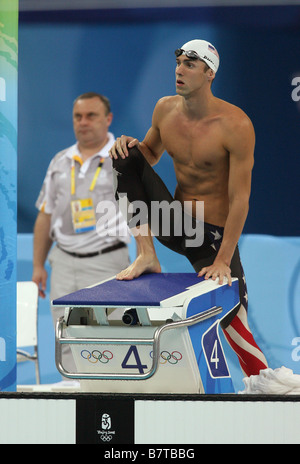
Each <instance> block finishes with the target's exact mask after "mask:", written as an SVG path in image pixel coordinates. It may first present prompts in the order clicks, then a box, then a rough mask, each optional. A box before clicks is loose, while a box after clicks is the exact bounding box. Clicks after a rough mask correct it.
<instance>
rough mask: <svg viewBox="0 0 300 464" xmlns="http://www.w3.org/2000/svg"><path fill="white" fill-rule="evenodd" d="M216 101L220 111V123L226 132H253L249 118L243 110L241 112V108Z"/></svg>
mask: <svg viewBox="0 0 300 464" xmlns="http://www.w3.org/2000/svg"><path fill="white" fill-rule="evenodd" d="M216 100H217V104H218V107H219V111H220V116H221V121H222V124H223V125H224V127H225V129H226V130H230V129H231V130H236V129H244V130H248V131H253V130H254V128H253V124H252V121H251V119H250V117H249V116H248V115H247V114H246V113H245V111H244V110H242V108H240V107H238V106H236V105H233V104H232V103H229V102H226V101H224V100H221V99H216Z"/></svg>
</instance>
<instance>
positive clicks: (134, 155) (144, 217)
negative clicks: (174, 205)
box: [113, 147, 173, 280]
mask: <svg viewBox="0 0 300 464" xmlns="http://www.w3.org/2000/svg"><path fill="white" fill-rule="evenodd" d="M113 175H114V185H115V192H116V199H117V200H118V202H119V207H120V210H121V212H122V214H123V216H124V217H125V218H126V219H127V223H128V226H129V228H130V230H131V232H132V234H133V236H134V237H135V239H136V243H137V258H136V260H135V261H134V262H133V263H132V264H131V265H130V266H129V267H128V268H127V269H125V270H124V271H122V272H120V273H119V274H118V275H117V278H118V279H119V280H132V279H135V278H137V277H139V276H140V275H141V274H143V273H145V272H148V273H149V272H154V273H158V272H161V267H160V264H159V261H158V258H157V256H156V252H155V248H154V244H153V238H152V233H151V229H150V227H151V226H150V225H149V224H148V222H150V223H151V218H150V212H151V202H153V201H158V202H160V201H168V202H172V201H173V197H172V195H171V194H170V193H169V191H168V189H167V188H166V186H165V184H164V183H163V182H162V180H161V179H160V177H159V176H158V175H157V174H156V172H155V171H154V170H153V169H152V167H151V166H150V165H149V163H148V162H147V161H146V159H145V158H144V156H143V155H142V153H141V152H140V151H139V150H138V148H137V147H134V148H131V149H130V150H129V156H128V157H127V158H125V159H122V158H118V159H116V160H113ZM139 205H140V206H141V208H139ZM135 206H137V210H138V211H136V210H135ZM141 209H142V210H143V211H141Z"/></svg>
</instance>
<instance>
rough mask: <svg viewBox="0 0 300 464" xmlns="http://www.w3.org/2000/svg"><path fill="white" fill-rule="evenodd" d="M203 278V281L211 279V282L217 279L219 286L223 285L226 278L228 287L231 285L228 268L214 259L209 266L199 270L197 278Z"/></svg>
mask: <svg viewBox="0 0 300 464" xmlns="http://www.w3.org/2000/svg"><path fill="white" fill-rule="evenodd" d="M203 276H204V278H205V280H208V279H209V278H212V280H216V279H217V278H219V284H220V285H222V284H223V281H224V280H225V278H226V279H227V281H228V285H229V286H230V287H231V285H232V278H231V269H230V267H229V266H228V265H227V264H226V263H224V262H222V261H221V260H218V258H216V259H215V261H214V263H213V264H212V265H211V266H207V267H203V268H202V269H201V271H200V272H199V274H198V277H203Z"/></svg>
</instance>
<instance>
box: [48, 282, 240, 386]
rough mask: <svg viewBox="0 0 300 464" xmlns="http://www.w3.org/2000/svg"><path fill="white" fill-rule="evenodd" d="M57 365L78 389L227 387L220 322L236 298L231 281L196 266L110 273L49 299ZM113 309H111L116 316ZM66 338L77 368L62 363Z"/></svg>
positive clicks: (230, 381) (235, 302)
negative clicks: (125, 275) (121, 277)
mask: <svg viewBox="0 0 300 464" xmlns="http://www.w3.org/2000/svg"><path fill="white" fill-rule="evenodd" d="M52 304H53V306H62V307H65V308H66V309H65V316H64V317H63V318H61V319H60V320H58V321H57V326H56V365H57V368H58V370H59V372H60V373H61V374H62V375H64V376H65V377H67V378H70V379H77V380H80V384H81V390H82V391H85V392H104V393H105V392H109V393H139V394H140V393H142V394H143V393H146V394H149V393H151V394H152V393H161V394H163V393H168V394H170V393H171V394H201V393H206V394H222V393H234V388H233V384H232V380H231V375H230V371H229V368H228V364H227V361H226V356H225V353H224V349H223V346H222V338H221V335H222V330H221V329H220V322H221V321H222V319H223V318H224V317H225V316H227V315H228V314H229V313H230V312H231V311H233V310H234V309H235V308H236V306H237V305H238V304H239V288H238V280H237V279H233V282H232V286H229V285H227V284H223V285H219V284H218V283H216V282H214V281H213V280H211V279H210V280H204V279H203V278H199V277H198V276H197V274H194V273H191V274H186V273H185V274H172V273H171V274H170V273H168V274H144V275H142V276H141V277H139V278H138V279H135V280H133V281H118V280H116V279H111V280H108V281H105V282H102V283H100V284H99V285H95V286H93V287H89V288H84V289H82V290H80V291H78V292H75V293H72V294H70V295H66V296H64V297H62V298H59V299H56V300H54V301H53V302H52ZM116 315H117V316H118V317H116ZM64 344H69V345H70V346H71V349H72V353H73V356H74V360H75V364H76V369H77V372H68V371H67V370H66V369H65V367H64V365H63V357H62V346H63V345H64Z"/></svg>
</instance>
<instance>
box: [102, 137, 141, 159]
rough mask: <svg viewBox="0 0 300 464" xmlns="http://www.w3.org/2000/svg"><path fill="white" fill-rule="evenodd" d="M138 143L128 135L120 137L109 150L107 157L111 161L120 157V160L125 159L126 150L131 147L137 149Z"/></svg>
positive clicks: (126, 155)
mask: <svg viewBox="0 0 300 464" xmlns="http://www.w3.org/2000/svg"><path fill="white" fill-rule="evenodd" d="M139 145H140V142H139V141H138V139H135V138H133V137H129V136H128V135H122V136H121V137H118V138H117V139H116V141H115V143H114V144H113V146H112V147H111V149H110V150H109V156H110V157H111V159H118V157H119V156H120V157H121V158H122V159H125V158H127V157H128V155H129V153H128V148H132V147H139Z"/></svg>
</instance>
